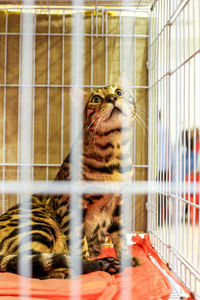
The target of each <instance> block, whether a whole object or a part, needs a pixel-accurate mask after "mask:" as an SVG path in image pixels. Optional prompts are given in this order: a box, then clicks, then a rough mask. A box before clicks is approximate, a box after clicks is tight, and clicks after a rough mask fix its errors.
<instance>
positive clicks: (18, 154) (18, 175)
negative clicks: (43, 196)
mask: <svg viewBox="0 0 200 300" xmlns="http://www.w3.org/2000/svg"><path fill="white" fill-rule="evenodd" d="M20 32H22V11H20ZM21 44H22V36H21V35H20V36H19V79H18V80H19V87H18V138H17V163H18V167H17V181H18V182H19V180H20V166H19V163H20V122H21V121H20V114H21V113H20V112H21V108H20V95H21V87H20V84H21V73H22V71H21V63H20V61H21V57H20V55H21V51H22V50H21ZM19 201H20V194H19V193H17V203H19Z"/></svg>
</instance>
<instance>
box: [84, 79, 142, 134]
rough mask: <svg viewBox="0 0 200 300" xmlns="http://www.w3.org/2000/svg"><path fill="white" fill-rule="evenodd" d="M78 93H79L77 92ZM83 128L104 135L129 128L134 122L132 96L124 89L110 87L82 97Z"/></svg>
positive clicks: (134, 107) (134, 109)
mask: <svg viewBox="0 0 200 300" xmlns="http://www.w3.org/2000/svg"><path fill="white" fill-rule="evenodd" d="M79 93H80V91H79ZM82 96H83V98H84V115H83V120H84V128H85V129H88V131H89V132H94V131H95V134H98V135H104V134H106V133H108V132H110V131H114V130H120V129H122V126H123V128H130V127H131V125H132V124H133V122H134V120H135V113H136V105H135V101H134V97H133V94H132V92H131V91H130V90H128V89H127V88H126V87H125V88H122V87H121V86H120V85H118V84H117V85H110V86H107V87H104V88H99V89H96V90H94V91H92V92H89V93H84V95H82Z"/></svg>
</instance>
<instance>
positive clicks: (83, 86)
mask: <svg viewBox="0 0 200 300" xmlns="http://www.w3.org/2000/svg"><path fill="white" fill-rule="evenodd" d="M22 86H23V87H30V85H21V84H0V87H22ZM31 86H32V87H33V88H44V87H45V88H46V87H51V88H58V87H59V88H71V87H73V85H71V84H49V85H48V84H33V85H31ZM79 87H80V88H100V87H105V85H87V84H86V85H80V86H79ZM131 88H132V89H148V88H149V87H148V86H146V85H144V86H143V85H142V86H139V85H138V86H137V85H133V86H131Z"/></svg>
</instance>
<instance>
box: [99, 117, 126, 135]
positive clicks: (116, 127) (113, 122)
mask: <svg viewBox="0 0 200 300" xmlns="http://www.w3.org/2000/svg"><path fill="white" fill-rule="evenodd" d="M130 128H131V122H130V120H127V118H123V120H122V118H121V117H120V118H113V117H111V118H109V119H107V120H105V121H103V122H102V123H101V126H99V128H98V129H97V130H96V133H97V134H99V135H106V134H108V133H110V132H115V131H116V132H121V131H122V130H123V129H124V130H127V129H130Z"/></svg>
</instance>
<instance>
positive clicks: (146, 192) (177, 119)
mask: <svg viewBox="0 0 200 300" xmlns="http://www.w3.org/2000/svg"><path fill="white" fill-rule="evenodd" d="M199 70H200V3H199V1H198V0H187V1H186V0H173V1H172V0H154V1H153V0H146V1H145V0H138V1H135V0H126V1H118V0H113V1H112V0H110V1H107V0H105V1H92V0H91V1H90V0H87V1H75V0H74V1H67V0H66V1H65V0H61V1H55V0H48V1H47V0H35V1H34V0H26V1H25V0H24V1H19V0H12V1H9V0H4V1H1V3H0V99H1V100H0V106H1V109H0V130H1V135H0V176H1V177H0V179H1V183H0V185H1V195H0V207H1V212H2V213H3V212H5V211H6V210H7V209H8V208H9V207H11V206H12V205H14V204H16V203H21V202H23V199H24V198H26V199H27V197H28V195H30V194H31V193H32V192H38V191H42V190H45V189H46V186H47V183H48V182H51V181H53V180H54V178H55V175H56V173H57V171H58V170H59V168H60V166H61V164H62V162H63V160H64V158H65V157H66V155H67V154H68V153H69V151H70V145H71V144H74V143H76V141H77V135H78V133H79V130H80V128H81V120H80V118H78V119H77V115H76V111H74V108H73V107H72V105H71V104H70V101H69V90H70V88H71V87H73V86H79V87H80V88H83V89H84V90H88V91H89V90H93V89H94V88H99V87H104V86H108V85H110V84H113V82H115V81H116V80H117V78H118V77H119V75H120V73H121V72H126V73H127V74H128V77H129V80H130V82H131V86H132V89H133V93H134V97H135V100H136V106H137V110H138V120H137V122H135V124H134V128H133V143H132V158H133V166H134V169H135V173H134V178H133V181H132V182H131V183H127V182H124V183H123V182H122V183H121V184H120V183H113V184H112V185H110V183H108V182H103V183H102V184H100V183H99V184H98V185H95V191H96V192H98V191H99V192H101V193H105V190H106V192H108V191H109V192H110V193H114V192H116V191H119V192H120V191H123V192H124V191H125V192H126V193H128V194H130V195H131V199H130V201H129V202H128V203H126V204H124V207H123V211H124V217H123V218H124V222H125V225H126V228H127V232H128V233H129V235H128V237H129V236H132V235H133V233H138V232H139V233H148V234H149V237H150V241H151V243H152V246H153V247H154V249H155V250H156V252H157V254H158V255H159V257H161V258H162V260H163V261H164V262H165V263H167V265H168V267H169V269H170V270H172V271H173V272H174V274H175V275H176V279H177V280H175V279H174V278H173V279H172V276H169V275H168V274H167V273H166V272H165V270H163V269H162V268H161V267H160V265H158V267H159V268H161V269H162V272H163V274H164V275H165V276H166V277H167V278H168V280H169V281H170V284H171V285H172V287H173V292H172V294H171V298H170V299H183V298H186V297H187V296H188V294H187V293H185V289H184V288H183V287H182V285H181V284H179V283H180V282H181V283H183V284H184V286H185V287H187V289H188V291H190V292H192V294H191V295H193V296H194V297H195V299H200V272H199V269H200V222H199V217H200V206H199V189H200V187H199V172H200V158H199V129H198V128H199V127H200V124H199V123H200V121H199V120H200V118H198V112H199V111H200V102H199V99H198V95H199V94H200V93H199V92H200V90H199V84H198V83H199V79H200V78H199ZM77 128H78V129H77ZM77 151H78V153H79V154H81V151H82V150H81V148H79V147H78V146H77ZM72 164H73V165H74V166H75V167H76V168H77V169H78V170H79V171H81V169H80V167H79V166H78V165H77V162H76V157H74V158H73V157H72ZM79 179H80V178H79V176H77V177H75V178H72V180H71V181H70V182H69V183H65V185H62V184H59V183H58V185H57V186H55V185H53V190H52V192H54V193H56V192H58V191H59V192H60V191H62V192H66V191H69V190H70V191H74V192H76V191H77V187H79V193H80V194H81V193H83V192H85V190H84V191H83V190H82V185H81V182H79ZM73 181H75V182H73ZM50 189H51V186H50ZM120 189H121V190H120ZM92 191H94V190H93V184H91V185H88V193H89V192H92ZM123 192H122V193H123ZM72 209H77V208H76V207H74V208H73V207H72ZM80 213H81V212H80V211H78V209H77V215H79V214H80ZM72 225H73V224H72ZM75 242H76V241H75V240H74V241H73V238H72V245H73V243H75ZM72 260H73V254H72ZM152 260H153V262H154V263H155V264H157V262H156V261H154V259H153V258H152ZM22 275H26V274H22ZM178 280H179V283H178V284H177V283H176V282H177V281H178ZM122 296H123V295H122ZM181 297H182V298H181ZM191 297H192V296H191ZM122 298H123V297H122ZM130 299H131V298H130Z"/></svg>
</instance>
